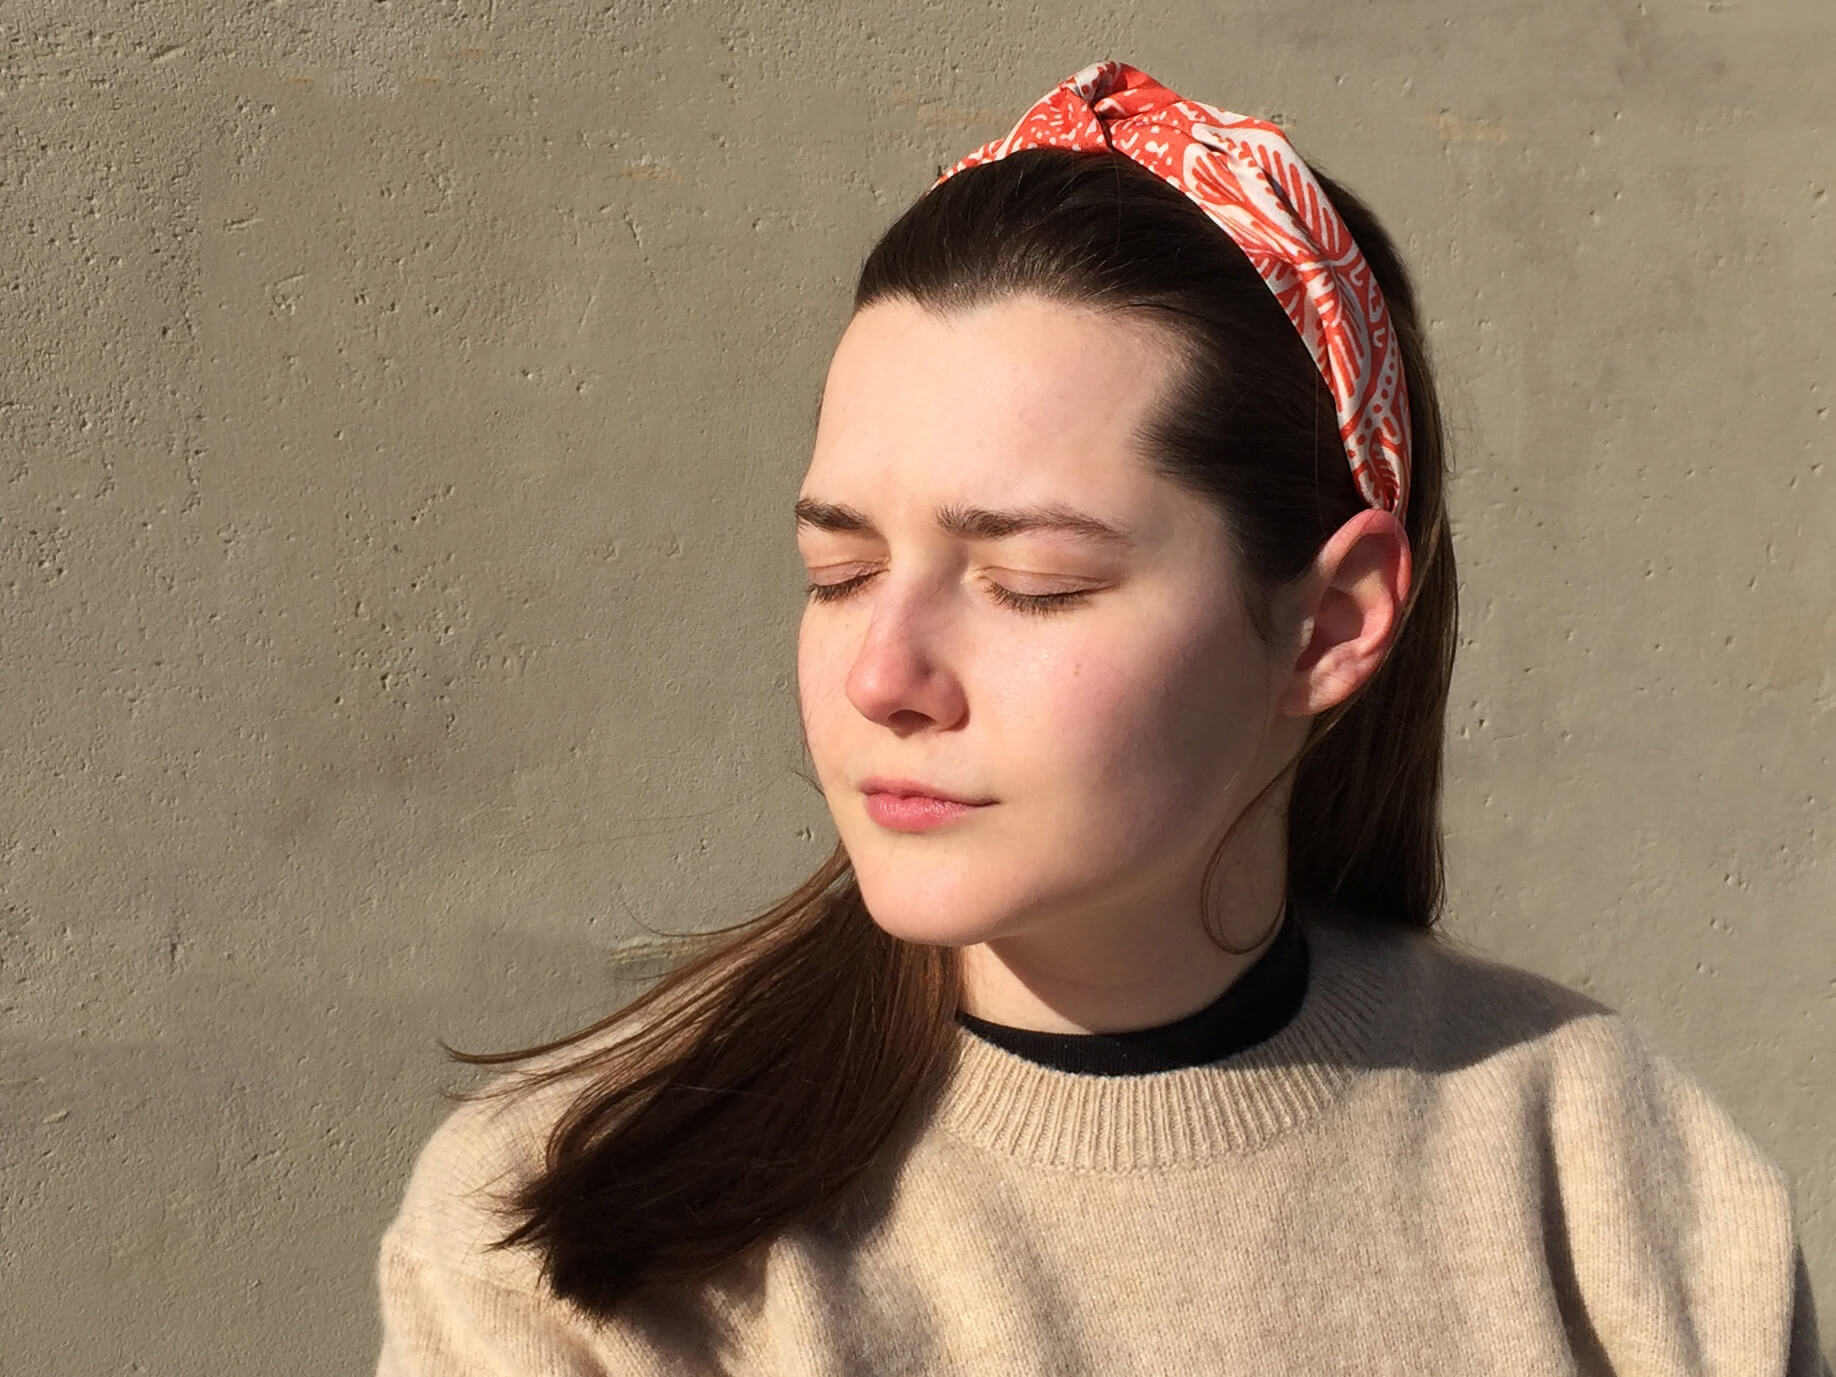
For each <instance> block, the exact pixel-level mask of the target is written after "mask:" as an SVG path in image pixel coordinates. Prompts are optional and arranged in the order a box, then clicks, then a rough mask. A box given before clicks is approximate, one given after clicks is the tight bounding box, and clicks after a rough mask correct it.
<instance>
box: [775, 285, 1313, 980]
mask: <svg viewBox="0 0 1836 1377" xmlns="http://www.w3.org/2000/svg"><path fill="white" fill-rule="evenodd" d="M1174 349H1175V345H1174V341H1173V339H1172V337H1171V336H1170V335H1168V334H1166V333H1165V332H1163V331H1162V330H1161V329H1159V328H1158V327H1154V326H1151V325H1149V324H1146V323H1144V322H1141V321H1138V320H1130V319H1126V318H1124V317H1121V316H1119V315H1117V314H1114V313H1101V314H1099V313H1097V312H1094V311H1090V310H1085V309H1078V308H1073V307H1069V306H1065V305H1062V304H1058V303H1054V302H1049V301H1046V300H1044V299H1041V298H1037V297H1020V298H1014V299H1009V300H1006V301H1002V302H998V303H994V304H990V305H985V306H981V307H978V308H976V309H974V310H972V311H968V312H961V313H956V314H952V315H950V316H947V317H946V316H939V315H934V314H932V313H930V312H929V311H927V310H925V309H924V308H921V307H919V306H917V305H915V304H913V303H911V302H908V301H890V302H881V303H877V304H875V305H872V306H870V307H868V308H867V309H865V310H864V311H862V312H861V313H859V314H858V315H857V316H856V317H855V318H854V320H853V321H852V322H851V323H850V324H849V326H848V328H847V330H846V332H845V333H844V334H843V336H842V339H841V342H840V344H839V346H838V347H837V349H836V353H835V357H834V360H833V362H832V364H831V366H830V369H829V375H828V381H827V384H826V388H825V391H824V397H823V407H822V415H821V420H820V423H819V425H818V428H817V435H816V441H815V448H814V454H813V457H812V459H811V463H810V467H809V471H808V473H807V475H806V476H805V479H804V482H803V486H802V491H801V493H800V499H801V502H800V508H801V510H802V512H803V514H804V515H805V516H806V517H807V518H808V519H807V520H806V521H804V522H802V523H800V527H799V533H798V546H799V549H800V552H801V554H802V557H803V561H804V564H805V566H806V568H807V569H808V571H809V575H810V580H811V582H813V583H815V584H818V585H821V587H820V588H818V589H817V590H816V594H815V595H813V596H812V600H811V602H810V604H809V605H808V607H807V608H806V609H805V612H804V615H803V620H802V625H801V630H800V634H799V642H798V660H797V674H798V693H799V700H800V706H801V711H802V716H803V727H804V732H805V737H806V740H807V742H808V745H809V750H810V754H811V758H812V760H813V761H814V764H815V768H816V774H817V778H818V781H819V782H820V784H821V786H822V789H823V792H824V794H825V796H826V798H827V800H828V804H829V808H830V810H831V812H832V813H833V815H834V819H835V825H836V828H837V830H838V831H839V833H840V836H841V839H842V842H843V843H844V845H845V846H846V848H847V851H848V854H849V856H850V858H851V859H852V861H853V864H854V869H855V873H856V875H857V876H858V878H859V880H860V884H861V889H862V893H863V896H864V898H865V899H866V902H867V906H868V908H869V910H870V911H871V912H872V914H873V917H874V920H875V922H877V923H878V924H879V925H880V926H881V927H883V928H884V929H886V930H887V931H888V932H890V933H892V934H893V935H894V936H897V937H900V938H904V939H906V940H910V941H916V942H924V943H938V944H945V945H951V946H963V945H967V944H972V943H980V942H985V941H988V940H990V939H992V938H997V937H1003V936H1008V935H1013V934H1022V933H1029V932H1043V931H1046V930H1048V929H1049V930H1050V931H1051V932H1052V933H1053V934H1054V935H1055V937H1058V936H1067V937H1068V936H1070V935H1072V934H1078V933H1081V934H1083V935H1084V936H1085V937H1086V938H1089V939H1092V940H1094V941H1098V942H1099V943H1100V942H1101V941H1102V940H1103V939H1104V938H1107V939H1108V940H1109V941H1111V942H1112V943H1113V941H1114V940H1115V939H1116V937H1117V936H1118V935H1119V934H1121V933H1127V934H1129V935H1130V936H1131V937H1135V936H1138V937H1140V938H1141V939H1142V940H1147V939H1149V938H1151V937H1153V936H1154V935H1155V934H1154V932H1153V931H1152V930H1153V929H1154V928H1155V927H1156V926H1157V925H1166V924H1172V923H1178V924H1181V925H1187V924H1192V923H1194V922H1195V920H1196V914H1197V905H1198V887H1199V880H1200V875H1201V872H1202V870H1203V868H1204V865H1205V862H1206V860H1207V858H1208V857H1209V855H1210V852H1211V850H1212V848H1213V846H1215V844H1216V842H1217V840H1218V838H1219V836H1220V835H1221V834H1222V830H1223V828H1224V827H1225V825H1226V824H1227V823H1228V822H1229V821H1230V820H1231V819H1232V818H1233V817H1234V815H1235V813H1236V812H1237V811H1238V810H1240V809H1241V808H1242V806H1243V804H1244V803H1245V802H1246V801H1247V799H1248V797H1249V795H1250V794H1251V793H1253V792H1254V790H1255V789H1256V788H1257V787H1260V785H1261V784H1263V783H1264V782H1265V781H1266V779H1267V778H1268V777H1269V775H1270V774H1272V773H1273V772H1274V769H1275V768H1276V767H1275V766H1273V765H1269V766H1268V768H1267V769H1266V770H1265V769H1264V766H1265V764H1266V762H1267V761H1268V760H1270V759H1273V758H1274V757H1275V756H1276V755H1279V752H1278V751H1275V750H1274V749H1273V748H1272V747H1271V745H1270V732H1269V725H1268V724H1269V722H1270V718H1271V712H1272V704H1273V702H1274V699H1275V695H1276V692H1277V684H1278V678H1279V668H1278V666H1277V665H1275V664H1274V663H1273V660H1272V657H1271V655H1270V652H1269V650H1268V649H1267V648H1266V647H1265V646H1264V645H1263V644H1262V642H1261V641H1260V640H1259V639H1258V637H1257V636H1256V634H1255V632H1254V630H1253V629H1252V627H1251V625H1250V623H1249V621H1248V618H1247V615H1246V613H1245V611H1244V602H1243V589H1242V585H1241V582H1240V575H1239V573H1238V570H1237V562H1236V558H1235V555H1234V553H1233V552H1232V550H1231V547H1230V544H1229V539H1228V536H1227V533H1226V531H1225V528H1224V525H1223V521H1222V518H1221V516H1220V515H1219V514H1218V512H1217V511H1216V509H1215V508H1214V507H1212V506H1211V505H1210V504H1209V503H1207V502H1205V501H1203V500H1201V499H1199V498H1197V497H1195V496H1193V495H1192V494H1190V493H1188V492H1186V491H1184V490H1183V489H1181V488H1178V487H1176V486H1175V485H1174V484H1172V483H1171V482H1170V481H1168V480H1167V479H1165V478H1163V477H1161V476H1159V475H1157V474H1155V473H1154V472H1153V471H1152V470H1151V469H1150V467H1149V466H1148V464H1147V462H1146V461H1145V459H1144V458H1143V456H1142V454H1141V452H1140V450H1139V447H1138V445H1137V443H1136V441H1135V438H1134V436H1135V431H1136V428H1137V427H1138V426H1139V425H1140V424H1141V423H1142V421H1143V420H1144V418H1147V417H1150V416H1152V415H1153V414H1155V413H1154V411H1153V408H1154V406H1155V404H1156V402H1157V400H1158V391H1159V389H1161V388H1162V387H1164V386H1165V385H1166V382H1167V380H1168V379H1169V377H1170V376H1171V370H1172V368H1173V359H1174ZM1028 509H1049V510H1050V511H1052V512H1053V513H1054V514H1055V515H1056V516H1058V517H1059V518H1062V519H1070V520H1072V521H1073V524H1074V526H1075V525H1077V524H1079V523H1078V520H1077V519H1078V518H1080V517H1081V518H1088V519H1089V520H1088V521H1085V522H1083V523H1081V524H1083V525H1084V526H1085V527H1086V529H1081V530H1080V529H1075V528H1073V529H1065V528H1059V527H1045V528H1039V529H1023V530H1018V531H1015V530H1012V529H1011V528H1012V527H1013V525H1014V524H1015V523H1013V522H1011V521H1004V520H1002V519H1000V518H999V517H998V516H996V517H990V516H988V515H986V513H997V514H999V513H1008V512H1015V511H1025V510H1028ZM940 513H941V514H942V515H943V517H944V521H943V522H942V523H940V520H939V516H940ZM1099 525H1100V526H1101V527H1104V528H1107V533H1105V532H1104V531H1100V530H1098V529H1097V527H1098V526H1099ZM838 528H852V529H838ZM1042 598H1043V599H1046V600H1047V601H1045V602H1030V603H1029V602H1025V601H1023V600H1025V599H1042ZM876 776H877V777H883V778H887V777H889V778H896V779H904V780H914V781H918V782H920V783H922V784H926V785H929V786H931V787H932V788H934V789H936V790H939V791H941V792H943V793H946V794H950V795H954V796H956V797H959V798H965V799H971V800H990V802H988V803H987V804H986V805H985V806H983V807H979V808H975V809H973V810H970V811H968V812H966V813H964V814H962V815H961V816H960V817H958V818H956V819H955V820H954V821H951V822H949V823H948V824H947V825H944V826H941V827H935V828H932V829H931V830H925V831H907V830H899V829H897V828H896V827H893V826H888V825H886V823H884V822H882V821H876V820H875V818H874V816H872V814H871V812H870V808H869V805H868V800H867V799H866V797H865V796H864V794H863V791H862V788H861V786H862V783H863V781H865V780H868V779H869V778H870V777H876Z"/></svg>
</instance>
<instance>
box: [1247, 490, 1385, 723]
mask: <svg viewBox="0 0 1836 1377" xmlns="http://www.w3.org/2000/svg"><path fill="white" fill-rule="evenodd" d="M1409 575H1410V563H1409V536H1408V533H1407V532H1405V531H1404V530H1403V525H1402V522H1400V521H1398V520H1397V519H1396V517H1395V515H1394V514H1393V513H1390V512H1385V511H1378V510H1375V509H1373V510H1370V511H1365V512H1360V513H1359V514H1358V515H1357V516H1354V517H1353V518H1352V519H1351V520H1350V521H1348V522H1346V523H1345V524H1344V525H1343V526H1341V527H1339V529H1338V530H1337V531H1335V532H1334V533H1333V535H1332V538H1331V539H1330V540H1328V541H1327V542H1326V543H1325V544H1324V545H1323V546H1321V547H1320V552H1319V554H1317V555H1316V556H1314V560H1313V568H1312V569H1311V571H1309V573H1308V574H1307V575H1306V577H1305V578H1304V579H1303V580H1302V584H1301V588H1300V596H1301V607H1300V609H1299V610H1300V614H1301V617H1300V624H1299V626H1298V628H1297V635H1296V640H1297V642H1298V644H1299V653H1298V655H1297V657H1296V659H1295V661H1294V666H1293V668H1292V670H1291V671H1290V672H1289V675H1288V682H1287V684H1286V685H1285V686H1284V687H1283V689H1282V692H1281V695H1280V697H1279V698H1278V699H1277V701H1276V710H1277V711H1278V712H1280V713H1282V714H1283V715H1284V716H1289V717H1312V716H1314V715H1316V714H1318V713H1322V712H1325V711H1326V710H1327V709H1328V708H1333V707H1337V706H1338V705H1339V704H1340V703H1343V702H1344V701H1345V700H1346V699H1348V698H1350V697H1351V696H1352V695H1353V694H1354V693H1356V692H1357V691H1358V690H1359V689H1361V688H1363V687H1364V685H1365V684H1367V683H1369V682H1370V679H1371V676H1372V675H1374V674H1376V673H1377V669H1378V666H1380V665H1381V664H1382V663H1383V657H1384V656H1385V655H1386V654H1388V653H1389V649H1390V644H1391V642H1392V641H1394V640H1395V639H1396V631H1397V627H1398V626H1399V625H1400V624H1401V622H1402V611H1403V607H1404V605H1405V603H1406V602H1407V601H1408V597H1409Z"/></svg>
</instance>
